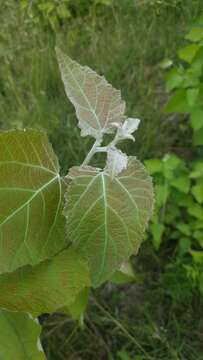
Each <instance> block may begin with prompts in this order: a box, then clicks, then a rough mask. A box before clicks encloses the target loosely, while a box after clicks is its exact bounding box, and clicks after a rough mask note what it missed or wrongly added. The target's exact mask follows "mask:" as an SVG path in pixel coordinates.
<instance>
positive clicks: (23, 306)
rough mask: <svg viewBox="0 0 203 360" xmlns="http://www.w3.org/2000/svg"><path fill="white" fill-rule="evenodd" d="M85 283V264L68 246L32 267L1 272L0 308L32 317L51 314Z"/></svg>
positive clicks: (70, 299) (86, 284)
mask: <svg viewBox="0 0 203 360" xmlns="http://www.w3.org/2000/svg"><path fill="white" fill-rule="evenodd" d="M87 286H90V281H89V272H88V268H87V265H86V263H85V262H84V260H81V259H80V258H79V257H78V255H77V254H76V253H75V252H74V250H73V249H70V248H69V249H67V250H64V251H63V252H62V253H60V254H59V255H56V256H55V257H53V258H52V259H51V260H45V261H44V262H42V263H40V264H39V265H37V266H35V267H32V266H30V265H27V266H24V267H22V268H20V269H18V270H16V271H15V272H13V273H9V274H3V275H1V276H0V289H1V291H0V307H1V308H4V309H7V310H10V311H21V312H28V313H30V314H32V315H33V316H38V315H40V314H42V313H52V312H54V311H56V310H57V309H59V308H61V307H63V306H65V305H69V304H72V303H73V302H74V301H75V298H76V296H77V295H78V294H79V292H80V291H81V290H82V289H83V288H84V287H87Z"/></svg>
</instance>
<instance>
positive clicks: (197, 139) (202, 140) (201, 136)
mask: <svg viewBox="0 0 203 360" xmlns="http://www.w3.org/2000/svg"><path fill="white" fill-rule="evenodd" d="M193 145H195V146H199V145H203V127H201V129H199V130H197V131H194V133H193Z"/></svg>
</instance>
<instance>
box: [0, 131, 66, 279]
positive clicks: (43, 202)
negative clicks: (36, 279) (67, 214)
mask: <svg viewBox="0 0 203 360" xmlns="http://www.w3.org/2000/svg"><path fill="white" fill-rule="evenodd" d="M63 194H64V185H63V183H62V181H61V178H60V175H59V164H58V160H57V157H56V156H55V154H54V152H53V149H52V147H51V145H50V144H49V142H48V139H47V136H46V134H45V133H44V132H42V131H36V130H13V131H8V132H3V133H1V134H0V273H3V272H10V271H13V270H15V269H16V268H18V267H20V266H24V265H26V264H32V265H34V264H37V263H39V262H40V261H42V260H44V259H46V258H48V257H50V256H52V255H54V254H56V253H57V252H58V251H59V250H61V249H62V248H64V247H65V245H66V243H67V240H66V237H65V236H64V221H65V219H64V216H63V215H62V207H63V198H64V195H63Z"/></svg>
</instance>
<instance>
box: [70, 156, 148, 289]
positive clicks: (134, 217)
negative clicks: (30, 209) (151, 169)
mask: <svg viewBox="0 0 203 360" xmlns="http://www.w3.org/2000/svg"><path fill="white" fill-rule="evenodd" d="M68 178H69V179H72V180H71V182H70V184H69V186H68V188H67V192H66V205H65V210H64V214H65V216H66V219H67V232H68V236H69V237H70V238H71V240H72V241H73V246H74V248H75V249H76V250H77V252H78V253H79V254H80V255H82V256H83V257H84V258H85V259H87V260H88V261H89V266H90V272H91V277H92V283H93V286H95V287H97V286H99V285H100V284H101V283H102V282H103V281H105V280H107V279H109V277H110V276H111V275H112V274H113V273H114V271H115V270H116V269H117V268H118V267H119V266H120V265H121V264H122V262H123V261H124V260H126V259H127V258H128V257H129V256H130V255H131V254H133V253H136V252H137V250H138V248H139V246H140V243H141V241H142V238H143V232H144V230H145V229H146V226H147V223H148V220H149V218H150V216H151V214H152V209H153V190H152V182H151V178H150V176H149V175H148V174H147V172H146V171H145V168H144V166H143V165H142V164H141V163H140V162H139V161H138V160H136V159H135V158H133V157H131V158H129V161H128V167H127V169H126V170H123V171H122V172H121V173H120V174H119V175H118V176H117V177H116V178H114V180H112V179H111V177H110V175H109V174H108V173H107V172H106V171H100V170H99V169H96V168H92V167H88V166H86V167H73V168H72V169H71V170H70V172H69V175H68Z"/></svg>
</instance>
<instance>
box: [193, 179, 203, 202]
mask: <svg viewBox="0 0 203 360" xmlns="http://www.w3.org/2000/svg"><path fill="white" fill-rule="evenodd" d="M192 194H193V195H194V198H195V200H197V202H198V203H200V204H203V180H201V181H199V182H198V183H197V184H196V185H194V186H193V187H192Z"/></svg>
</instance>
